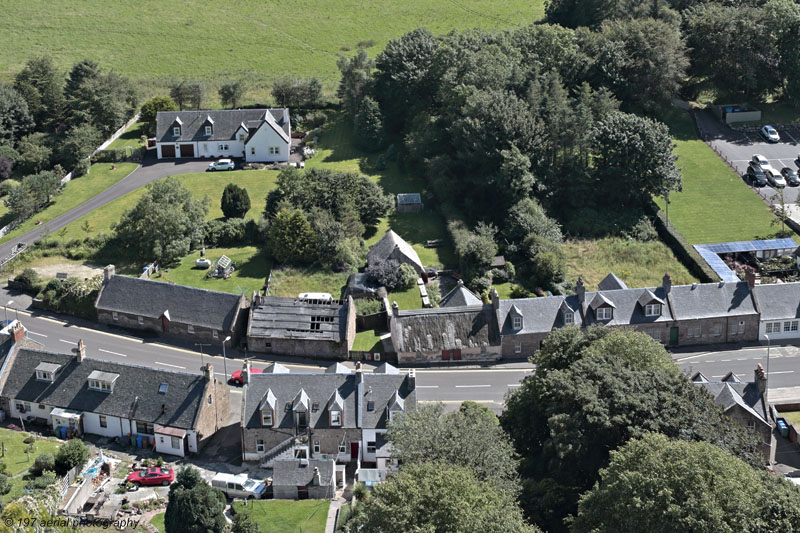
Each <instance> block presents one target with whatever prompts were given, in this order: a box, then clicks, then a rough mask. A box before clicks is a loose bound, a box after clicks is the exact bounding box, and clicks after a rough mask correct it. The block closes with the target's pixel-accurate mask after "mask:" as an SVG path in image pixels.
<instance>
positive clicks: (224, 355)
mask: <svg viewBox="0 0 800 533" xmlns="http://www.w3.org/2000/svg"><path fill="white" fill-rule="evenodd" d="M229 340H231V336H230V335H228V336H227V337H225V340H223V341H222V364H223V366H224V367H225V383H227V382H228V356H227V354H226V353H225V343H226V342H228V341H229ZM248 377H249V376H248Z"/></svg>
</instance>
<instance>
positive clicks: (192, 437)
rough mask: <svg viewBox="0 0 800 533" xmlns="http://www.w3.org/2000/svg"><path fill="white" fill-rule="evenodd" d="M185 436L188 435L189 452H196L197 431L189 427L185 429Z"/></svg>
mask: <svg viewBox="0 0 800 533" xmlns="http://www.w3.org/2000/svg"><path fill="white" fill-rule="evenodd" d="M186 436H187V437H188V439H187V440H188V444H189V451H190V452H191V453H197V432H196V431H194V430H191V429H188V430H186Z"/></svg>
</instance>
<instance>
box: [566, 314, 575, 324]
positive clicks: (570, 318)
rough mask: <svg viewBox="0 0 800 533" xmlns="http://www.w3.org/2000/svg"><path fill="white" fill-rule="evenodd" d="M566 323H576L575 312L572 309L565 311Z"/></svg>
mask: <svg viewBox="0 0 800 533" xmlns="http://www.w3.org/2000/svg"><path fill="white" fill-rule="evenodd" d="M564 323H565V324H574V323H575V313H573V312H572V311H567V312H566V313H564Z"/></svg>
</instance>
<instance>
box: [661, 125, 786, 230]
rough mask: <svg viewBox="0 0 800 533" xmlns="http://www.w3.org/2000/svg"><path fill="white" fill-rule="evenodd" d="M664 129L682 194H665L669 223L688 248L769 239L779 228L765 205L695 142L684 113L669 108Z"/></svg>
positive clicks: (697, 141) (734, 175)
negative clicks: (672, 145) (672, 149)
mask: <svg viewBox="0 0 800 533" xmlns="http://www.w3.org/2000/svg"><path fill="white" fill-rule="evenodd" d="M667 124H668V125H669V127H670V131H671V132H672V136H673V138H674V139H675V143H676V144H677V146H676V147H675V153H676V154H677V155H678V167H679V168H681V173H682V175H683V191H681V192H673V193H671V194H670V203H669V221H670V223H671V224H673V225H674V226H675V228H676V229H677V230H678V231H680V232H681V233H682V234H683V236H684V237H686V240H688V241H689V243H691V244H704V243H712V242H727V241H746V240H754V239H765V238H773V237H774V236H775V235H776V233H777V232H778V231H780V225H777V226H776V225H773V224H772V222H773V221H774V220H775V217H774V216H773V214H772V213H771V212H770V210H769V208H768V207H767V205H766V204H765V203H764V202H763V201H762V200H761V198H759V197H758V195H756V194H755V193H753V191H751V190H750V188H749V187H748V186H747V185H746V184H745V183H744V181H742V179H741V178H740V177H739V176H737V175H736V173H735V172H733V171H732V170H731V169H730V168H729V167H728V166H727V165H726V164H725V163H723V162H722V160H721V159H720V158H719V157H718V156H717V154H715V153H714V151H713V150H711V148H709V147H708V146H707V145H706V144H705V143H704V142H703V141H701V140H700V139H699V138H698V137H697V133H696V132H695V129H694V124H693V123H692V118H691V117H690V116H689V114H688V113H687V112H685V111H680V110H678V109H673V110H672V111H671V113H670V114H669V116H668V119H667ZM655 200H656V203H657V204H658V206H659V207H660V208H661V209H662V210H664V209H665V208H666V205H665V202H664V199H663V198H656V199H655Z"/></svg>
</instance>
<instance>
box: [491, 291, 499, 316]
mask: <svg viewBox="0 0 800 533" xmlns="http://www.w3.org/2000/svg"><path fill="white" fill-rule="evenodd" d="M489 297H490V298H491V299H492V309H493V310H495V311H497V310H498V309H499V308H500V295H499V294H497V289H494V288H493V289H492V290H491V291H489Z"/></svg>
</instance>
